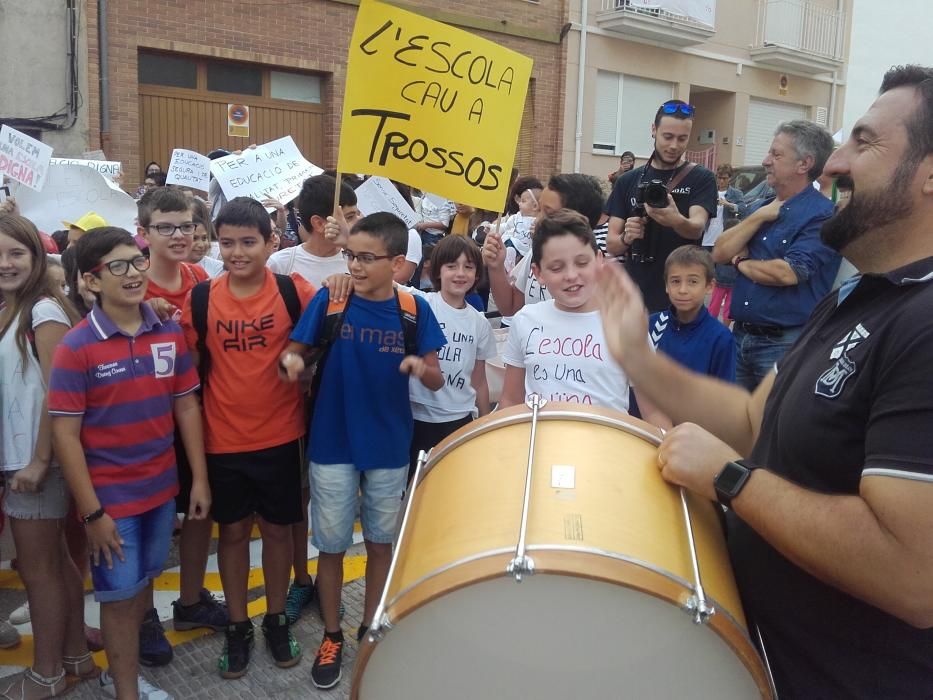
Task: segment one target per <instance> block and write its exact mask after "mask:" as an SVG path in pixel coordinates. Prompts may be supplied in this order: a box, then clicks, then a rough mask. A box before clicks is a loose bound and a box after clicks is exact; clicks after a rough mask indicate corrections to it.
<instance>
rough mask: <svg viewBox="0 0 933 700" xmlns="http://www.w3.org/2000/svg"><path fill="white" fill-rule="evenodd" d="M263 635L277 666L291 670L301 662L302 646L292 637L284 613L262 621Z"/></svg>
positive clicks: (269, 616) (267, 616)
mask: <svg viewBox="0 0 933 700" xmlns="http://www.w3.org/2000/svg"><path fill="white" fill-rule="evenodd" d="M262 634H263V636H265V638H266V646H267V647H268V649H269V652H270V653H271V654H272V658H273V659H275V665H276V666H278V667H279V668H291V667H292V666H294V665H295V664H297V663H298V662H299V661H301V645H300V644H299V643H298V641H297V640H296V639H295V637H294V635H292V630H291V627H290V626H289V624H288V619H287V618H286V617H285V615H284V613H279V614H277V615H266V616H265V617H264V618H263V619H262Z"/></svg>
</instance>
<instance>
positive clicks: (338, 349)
mask: <svg viewBox="0 0 933 700" xmlns="http://www.w3.org/2000/svg"><path fill="white" fill-rule="evenodd" d="M407 247H408V229H407V227H406V226H405V224H404V222H402V220H401V219H399V218H398V217H396V216H394V215H393V214H388V213H378V214H371V215H370V216H367V217H364V218H362V219H360V220H359V221H357V222H356V224H354V226H353V228H352V229H350V232H349V236H348V237H347V239H346V247H345V248H344V255H345V256H346V258H347V267H348V269H349V272H350V275H351V277H352V278H353V288H354V291H353V295H352V296H351V297H350V299H349V301H348V302H347V305H346V308H345V311H344V313H343V319H342V324H341V327H340V333H339V334H338V335H337V339H336V340H335V341H334V343H333V346H332V347H331V348H330V350H329V355H328V359H327V362H326V363H325V364H324V368H323V375H322V377H321V380H320V387H319V390H318V393H317V396H316V399H315V400H316V404H317V405H318V406H319V407H323V410H317V411H315V412H314V414H313V416H312V420H311V435H310V449H309V456H310V459H311V466H310V476H311V497H312V499H311V500H312V503H313V504H314V507H313V508H312V510H311V525H312V527H311V531H312V544H313V545H314V546H315V547H316V548H317V549H318V550H320V552H321V554H320V558H319V560H318V577H317V592H318V600H319V601H320V605H321V613H322V616H323V618H324V639H323V641H322V643H321V646H320V648H319V649H318V652H317V655H316V658H315V660H314V666H313V667H312V669H311V680H312V682H313V683H314V685H315V686H317V687H318V688H332V687H334V686H335V685H337V683H339V682H340V676H341V668H340V665H341V660H342V654H343V642H344V640H343V632H342V630H341V629H340V619H339V615H338V606H339V604H340V591H341V588H342V586H343V556H344V553H345V552H346V550H347V548H348V547H349V546H350V544H351V543H352V541H353V521H354V519H355V517H356V505H357V498H358V497H359V496H360V494H361V495H362V503H361V506H360V519H361V521H362V523H363V539H364V540H365V542H366V555H367V561H366V597H365V606H364V613H363V621H362V622H363V625H362V626H361V628H360V632H359V635H358V638H362V635H363V634H364V633H365V630H366V628H367V625H368V624H369V623H370V622H371V620H372V617H373V614H374V613H375V610H376V605H377V604H378V602H379V596H380V595H381V593H382V589H383V586H384V585H385V581H386V576H387V575H388V572H389V562H390V559H391V556H392V541H393V539H394V536H395V527H396V520H397V518H398V513H399V508H400V507H401V503H402V501H401V499H402V495H403V494H404V492H405V485H406V482H407V479H408V468H407V467H408V450H409V446H410V443H411V438H412V429H413V418H412V413H411V403H410V401H409V397H408V378H409V376H412V377H417V378H418V379H420V380H421V383H422V384H424V386H426V387H427V388H429V389H432V390H435V391H436V390H437V389H440V388H441V386H442V385H443V383H444V377H443V375H442V374H441V369H440V365H439V363H438V359H437V350H438V349H439V348H441V347H443V346H444V345H445V344H446V340H445V338H444V334H443V332H442V331H441V328H440V326H439V325H438V322H437V319H436V318H435V316H434V313H433V312H432V311H431V307H430V306H429V305H428V303H427V302H426V301H425V300H424V299H421V298H417V297H416V298H415V299H414V302H415V304H416V307H415V308H416V315H417V321H416V325H417V330H416V331H415V336H416V337H415V339H414V343H412V339H411V338H408V339H407V342H406V337H405V333H406V330H405V325H404V324H403V321H402V311H401V306H400V301H399V299H398V298H397V296H396V290H395V289H394V287H393V282H392V278H393V276H394V275H395V273H397V272H398V269H399V268H400V266H401V265H402V264H403V263H404V262H405V251H406V249H407ZM402 293H403V292H398V294H402ZM329 302H330V295H329V291H328V290H326V289H321V290H320V291H319V292H318V294H317V295H316V296H315V297H314V299H313V300H312V302H311V304H309V306H308V309H307V310H306V311H305V313H304V314H303V315H302V317H301V321H300V322H299V323H298V326H297V327H296V328H295V331H294V332H293V333H292V341H293V342H292V343H291V345H290V346H289V348H288V352H286V353H284V354H283V355H282V366H283V368H285V370H286V372H287V373H288V376H289V378H290V379H292V380H293V381H295V380H297V377H298V374H299V373H300V372H301V371H302V369H303V368H304V360H303V358H302V357H301V355H300V353H301V352H303V351H305V350H307V349H308V348H310V347H311V346H314V345H316V344H318V343H319V342H320V341H321V333H322V329H323V327H324V325H325V324H324V321H325V316H326V314H327V307H328V304H329ZM409 332H410V331H409ZM406 345H408V346H411V345H413V346H414V349H415V354H411V355H407V356H406V350H405V348H406Z"/></svg>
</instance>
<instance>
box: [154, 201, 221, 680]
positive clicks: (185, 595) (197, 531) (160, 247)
mask: <svg viewBox="0 0 933 700" xmlns="http://www.w3.org/2000/svg"><path fill="white" fill-rule="evenodd" d="M192 206H193V202H192V199H191V198H190V197H189V196H187V195H186V194H185V193H184V192H183V191H182V190H180V189H177V188H174V187H156V188H154V189H151V190H149V191H148V192H147V193H146V194H145V195H143V197H142V198H141V199H140V200H139V202H138V205H137V223H138V236H139V237H140V238H141V239H142V240H143V241H145V243H146V244H148V250H149V260H150V267H149V273H148V276H149V285H148V287H147V288H146V293H145V299H146V300H147V301H148V300H149V299H164V300H165V301H166V302H168V303H169V304H171V306H172V307H174V309H176V310H178V312H180V310H181V308H182V306H183V305H184V303H185V299H186V298H187V296H188V294H189V293H190V292H191V290H192V288H193V287H194V286H195V285H196V284H198V283H199V282H203V281H204V280H206V279H208V274H207V272H206V271H205V270H204V268H202V267H201V266H200V265H196V264H194V263H189V262H188V258H189V256H190V255H191V247H192V245H193V244H194V232H195V230H196V229H197V224H196V223H195V221H194V218H193V210H192ZM176 317H177V313H176ZM175 447H176V452H177V453H178V456H177V460H178V481H179V483H180V484H181V489H180V491H179V495H178V498H177V499H176V506H177V512H178V513H179V514H181V515H182V516H184V515H185V514H186V513H187V512H188V506H189V503H188V499H187V494H188V491H189V490H190V485H191V469H190V467H189V466H188V461H187V460H186V459H185V454H184V450H182V449H181V444H180V442H179V439H178V436H177V435H176V439H175ZM212 527H213V522H212V521H211V519H210V518H209V517H207V518H204V519H202V520H190V519H188V518H185V519H184V521H183V522H182V526H181V533H180V536H179V538H178V554H179V568H180V574H179V578H180V584H179V597H178V600H176V601H175V602H174V603H173V604H172V616H173V619H174V625H175V629H176V630H191V629H195V628H197V627H205V628H209V629H213V630H222V629H225V628H226V627H227V624H228V623H229V618H228V615H227V609H226V607H225V606H224V605H223V603H221V602H219V601H217V600H215V599H214V597H213V596H212V595H211V594H210V592H209V591H208V590H207V589H205V588H204V574H205V572H206V570H207V559H208V556H209V551H210V544H211V530H212ZM140 660H141V662H142V663H143V664H145V665H147V666H164V665H165V664H168V663H169V662H170V661H171V660H172V646H171V644H169V642H168V640H167V639H166V638H165V631H164V629H163V627H162V622H161V620H160V619H159V616H158V613H157V612H156V609H155V607H154V605H153V604H151V603H150V605H149V609H148V610H147V612H146V616H145V618H144V622H143V629H142V631H141V634H140Z"/></svg>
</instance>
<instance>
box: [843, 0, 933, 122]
mask: <svg viewBox="0 0 933 700" xmlns="http://www.w3.org/2000/svg"><path fill="white" fill-rule="evenodd" d="M853 4H854V8H853V15H852V35H851V42H852V43H851V46H850V51H849V66H848V72H847V74H846V82H847V87H846V92H845V106H844V107H843V113H842V133H843V137H844V138H848V136H849V131H851V129H852V125H853V124H855V122H856V121H858V118H859V117H861V116H862V115H863V114H864V113H865V112H866V111H867V110H868V108H869V107H870V106H871V103H872V102H874V100H875V98H876V97H877V96H878V88H879V87H880V86H881V78H882V77H883V76H884V73H885V71H886V70H888V68H890V67H891V66H894V65H898V64H903V63H920V64H923V65H927V66H930V65H933V49H931V48H930V47H931V43H930V42H931V39H930V29H931V27H933V2H930V0H896V1H891V0H888V1H887V2H885V1H884V0H854V2H853Z"/></svg>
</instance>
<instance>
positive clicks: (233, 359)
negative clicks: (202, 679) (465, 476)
mask: <svg viewBox="0 0 933 700" xmlns="http://www.w3.org/2000/svg"><path fill="white" fill-rule="evenodd" d="M214 223H215V227H216V229H217V239H218V241H219V243H220V254H221V256H223V260H224V264H225V266H226V268H227V272H225V273H224V274H222V275H220V276H219V277H216V278H214V279H213V280H211V281H210V282H205V283H204V285H203V286H198V287H196V288H195V289H194V291H193V292H192V293H191V295H189V297H188V299H187V300H186V302H185V306H184V308H183V310H182V317H181V324H182V327H183V328H184V329H185V338H186V340H187V342H188V347H189V348H191V349H192V350H194V349H197V356H198V362H199V363H200V365H199V369H200V371H201V376H202V380H203V384H204V390H203V392H202V398H203V404H204V444H205V451H206V452H207V465H208V478H209V480H210V484H211V489H212V492H213V493H214V502H213V507H212V509H211V514H212V516H213V518H214V520H215V521H217V523H218V524H219V525H220V538H219V543H218V549H217V563H218V565H219V568H220V578H221V581H222V582H223V587H224V596H225V598H226V600H227V608H228V611H229V615H230V623H229V625H228V626H227V628H226V641H225V644H224V648H223V651H222V653H221V656H220V662H219V670H220V675H221V677H222V678H227V679H234V678H240V677H241V676H243V675H244V674H245V673H246V671H247V668H248V666H249V659H250V652H251V650H252V647H253V639H254V632H253V624H252V622H251V621H250V619H249V613H248V612H247V593H248V578H249V572H250V547H249V544H250V533H251V531H252V527H253V522H254V521H258V524H259V530H260V533H261V536H262V571H263V576H264V578H265V586H266V608H267V610H268V612H267V614H266V616H265V618H264V619H263V621H262V631H263V634H264V636H265V639H266V645H267V646H268V648H269V650H270V652H271V654H272V657H273V659H274V661H275V664H276V665H277V666H279V667H280V668H288V667H290V666H294V665H295V664H297V663H298V662H299V661H300V660H301V647H300V645H299V644H298V642H297V641H296V640H295V638H294V636H293V635H292V633H291V631H290V629H289V623H288V620H287V618H286V615H285V601H286V592H287V591H288V584H289V580H290V578H291V576H290V574H291V566H292V526H293V525H294V524H295V523H300V522H301V521H302V519H303V513H302V511H303V507H304V506H303V502H302V497H301V471H302V470H303V469H304V467H305V463H304V444H305V433H306V430H307V422H306V418H305V412H304V401H303V398H302V396H301V394H300V392H299V389H298V387H297V386H295V385H294V384H287V383H285V382H283V381H282V379H281V378H280V377H279V371H278V365H279V355H280V354H281V353H282V352H283V351H284V350H285V348H286V346H287V345H288V342H289V340H288V339H289V335H290V334H291V332H292V327H293V325H294V323H293V321H292V319H293V318H295V319H297V318H298V317H299V315H300V313H301V309H303V308H304V307H305V306H306V305H307V303H308V301H309V300H310V299H311V297H313V296H314V288H313V287H312V286H311V285H310V284H308V282H306V281H305V280H304V279H303V278H302V277H301V276H300V275H298V274H293V275H291V276H290V277H285V276H276V275H275V274H274V273H273V272H272V271H271V270H270V269H269V268H268V267H267V266H266V262H267V261H268V259H269V256H270V255H271V254H272V248H273V240H272V222H271V221H270V220H269V215H268V214H267V213H266V210H265V208H264V207H263V205H262V204H260V203H259V202H257V201H256V200H254V199H249V198H247V197H237V198H235V199H231V200H230V201H229V202H227V203H226V204H224V206H223V207H222V208H221V210H220V212H219V214H218V215H217V220H216V221H215V222H214ZM286 290H287V291H288V294H289V299H291V301H289V300H287V299H286V297H285V293H286ZM204 293H206V298H205V296H204ZM296 306H297V307H298V308H297V309H296V308H294V307H296ZM257 516H258V517H257Z"/></svg>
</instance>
